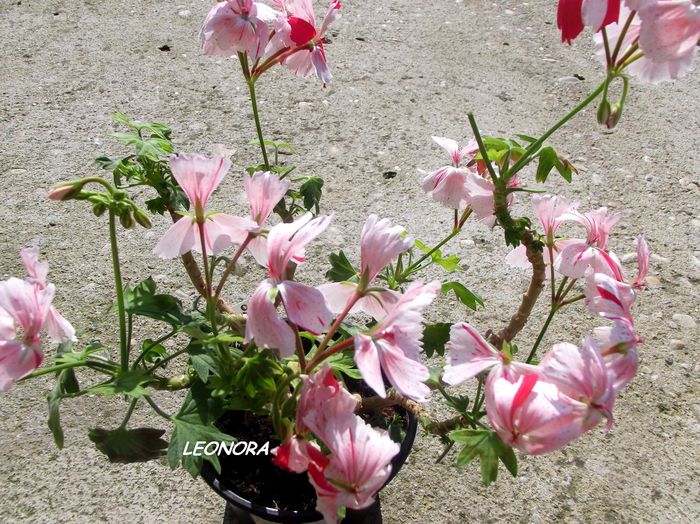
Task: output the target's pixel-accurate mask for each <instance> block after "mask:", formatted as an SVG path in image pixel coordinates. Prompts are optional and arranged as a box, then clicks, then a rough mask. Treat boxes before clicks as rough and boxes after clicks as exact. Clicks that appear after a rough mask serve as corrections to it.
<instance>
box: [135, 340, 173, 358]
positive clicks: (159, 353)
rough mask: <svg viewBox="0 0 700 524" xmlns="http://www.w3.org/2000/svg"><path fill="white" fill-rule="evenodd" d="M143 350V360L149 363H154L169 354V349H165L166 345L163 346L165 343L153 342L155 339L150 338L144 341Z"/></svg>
mask: <svg viewBox="0 0 700 524" xmlns="http://www.w3.org/2000/svg"><path fill="white" fill-rule="evenodd" d="M141 351H142V352H143V360H144V361H145V362H148V363H149V364H153V363H154V362H156V361H158V360H162V359H163V358H165V357H166V356H168V351H167V350H166V349H165V346H163V344H153V340H151V339H150V338H147V339H146V340H144V341H143V344H141Z"/></svg>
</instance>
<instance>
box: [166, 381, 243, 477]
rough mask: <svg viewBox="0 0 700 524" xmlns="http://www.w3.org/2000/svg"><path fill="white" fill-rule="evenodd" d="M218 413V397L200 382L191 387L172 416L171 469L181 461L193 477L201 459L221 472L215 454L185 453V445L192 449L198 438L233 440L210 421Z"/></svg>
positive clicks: (200, 464)
mask: <svg viewBox="0 0 700 524" xmlns="http://www.w3.org/2000/svg"><path fill="white" fill-rule="evenodd" d="M220 413H221V402H220V400H218V399H214V398H212V397H211V396H210V395H209V393H208V392H207V390H206V388H205V387H204V386H203V385H202V384H195V385H193V386H192V388H190V391H189V392H188V393H187V397H186V398H185V402H184V403H183V405H182V408H181V409H180V411H179V412H178V413H177V415H174V416H173V417H172V421H173V423H174V424H175V429H174V430H173V434H172V437H171V438H170V445H169V446H168V463H169V464H170V467H171V468H172V469H175V468H176V467H177V465H178V464H180V463H182V467H183V468H184V469H185V470H186V471H187V472H188V473H189V474H190V475H192V477H196V476H197V475H198V474H199V471H200V469H201V468H202V463H203V461H204V460H208V461H209V462H211V463H212V465H213V466H214V469H216V471H218V472H221V464H220V463H219V458H218V457H217V456H216V455H203V456H194V455H184V452H185V449H186V447H187V449H188V450H189V451H191V450H192V449H193V448H194V446H195V444H196V443H197V442H198V441H204V442H227V443H228V442H234V441H235V439H234V438H233V437H232V436H230V435H227V434H225V433H222V432H221V431H219V430H218V429H217V428H216V427H215V426H214V424H213V422H214V420H216V418H217V417H218V416H219V415H220Z"/></svg>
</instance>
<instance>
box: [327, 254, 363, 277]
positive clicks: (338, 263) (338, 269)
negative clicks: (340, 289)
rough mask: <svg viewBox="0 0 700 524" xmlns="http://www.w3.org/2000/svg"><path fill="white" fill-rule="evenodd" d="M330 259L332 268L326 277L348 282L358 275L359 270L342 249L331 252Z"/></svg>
mask: <svg viewBox="0 0 700 524" xmlns="http://www.w3.org/2000/svg"><path fill="white" fill-rule="evenodd" d="M329 260H330V262H331V269H329V270H328V271H327V272H326V278H327V279H328V280H330V281H331V282H348V281H350V280H352V279H353V278H355V277H357V271H355V268H354V267H352V264H351V263H350V261H349V260H348V257H347V256H345V253H343V252H342V251H340V252H339V253H337V254H336V253H331V255H330V257H329Z"/></svg>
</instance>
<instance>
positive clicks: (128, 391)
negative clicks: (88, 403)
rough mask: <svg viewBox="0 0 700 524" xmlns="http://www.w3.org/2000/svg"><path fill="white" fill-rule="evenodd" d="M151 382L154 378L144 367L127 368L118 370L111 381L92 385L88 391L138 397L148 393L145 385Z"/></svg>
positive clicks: (154, 380) (109, 395) (107, 394)
mask: <svg viewBox="0 0 700 524" xmlns="http://www.w3.org/2000/svg"><path fill="white" fill-rule="evenodd" d="M153 382H156V379H155V378H153V377H152V376H150V375H148V374H147V373H146V371H145V370H144V369H142V368H136V369H127V370H124V371H118V372H117V374H116V376H115V377H114V379H113V380H112V381H110V382H108V383H106V384H100V385H98V386H93V387H91V388H89V391H91V392H93V393H99V394H101V395H106V396H108V397H111V396H114V395H128V396H130V397H133V398H139V397H142V396H144V395H147V394H148V390H146V387H147V386H148V385H149V384H151V383H153Z"/></svg>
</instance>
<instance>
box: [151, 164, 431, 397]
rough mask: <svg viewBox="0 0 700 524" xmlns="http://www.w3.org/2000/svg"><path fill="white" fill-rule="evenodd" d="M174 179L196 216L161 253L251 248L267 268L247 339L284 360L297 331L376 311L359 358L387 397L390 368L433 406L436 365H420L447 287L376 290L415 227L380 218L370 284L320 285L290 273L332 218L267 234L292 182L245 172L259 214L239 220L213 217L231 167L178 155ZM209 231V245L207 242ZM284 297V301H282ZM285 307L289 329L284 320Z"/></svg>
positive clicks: (372, 241)
mask: <svg viewBox="0 0 700 524" xmlns="http://www.w3.org/2000/svg"><path fill="white" fill-rule="evenodd" d="M170 167H171V169H172V172H173V176H174V177H175V179H176V180H177V182H178V184H179V185H180V186H181V187H182V189H183V191H184V192H185V194H186V195H187V197H188V199H189V201H190V209H193V210H195V213H194V214H184V213H183V216H182V218H180V219H179V220H178V221H177V222H176V223H175V224H173V225H172V226H171V227H170V229H169V230H168V231H167V232H166V233H165V235H164V236H163V238H161V240H160V241H159V242H158V244H157V245H156V247H155V249H154V253H155V254H156V255H158V256H160V257H162V258H172V257H177V256H181V255H183V254H185V253H187V252H188V251H190V250H192V249H194V250H198V251H201V246H202V244H203V245H204V246H205V249H206V250H207V254H210V255H217V254H219V253H221V252H222V251H223V250H224V249H225V248H228V247H230V246H231V245H233V244H237V245H239V246H243V247H244V248H245V249H247V250H248V251H249V252H250V253H251V254H252V255H253V257H254V258H255V259H256V261H257V262H258V263H259V264H260V265H261V266H263V267H265V269H266V270H267V278H266V279H265V280H263V281H262V282H260V283H259V284H258V286H257V288H256V289H255V291H254V292H253V295H252V296H251V298H250V300H249V302H248V320H247V322H246V341H251V340H254V341H255V344H256V345H257V346H258V347H260V348H271V349H275V350H276V351H277V352H278V353H279V354H280V356H282V357H288V356H290V355H292V354H293V353H294V350H295V347H296V334H295V331H294V328H293V327H291V326H290V323H291V324H293V325H294V326H296V327H298V328H301V329H303V330H305V331H309V332H311V333H314V334H316V335H319V334H322V333H323V332H324V331H326V330H327V329H328V328H329V327H330V326H331V321H332V320H333V318H334V317H335V316H336V315H338V319H339V320H342V319H343V318H345V316H347V315H348V314H354V313H359V312H362V313H366V314H369V315H371V316H372V317H374V319H375V320H377V321H378V323H377V324H376V325H375V326H374V327H373V328H372V329H371V330H369V331H368V332H366V333H358V334H356V335H355V339H354V344H355V359H356V363H357V366H358V368H359V369H360V371H361V372H362V373H363V376H364V378H365V380H366V381H367V383H368V384H369V385H370V386H371V387H372V388H373V389H374V390H375V391H376V392H377V394H379V395H382V396H384V395H385V394H386V392H385V389H384V382H383V380H382V370H383V371H384V372H385V373H386V375H387V376H388V377H389V380H390V382H391V383H392V385H393V386H394V387H396V389H397V390H398V391H400V392H401V393H402V394H404V395H406V396H407V397H409V398H412V399H415V400H423V399H425V397H426V396H427V394H428V391H429V390H428V388H427V386H425V384H423V381H424V380H426V379H427V378H428V376H429V372H428V369H427V368H426V367H425V366H424V365H423V364H421V363H420V357H419V353H420V349H421V346H420V335H421V321H422V317H421V312H422V310H423V309H424V308H425V307H427V306H428V305H429V304H430V302H432V300H433V299H434V298H435V297H436V296H437V295H438V294H439V292H440V283H439V282H432V283H430V284H426V285H423V284H421V283H418V282H416V283H413V284H412V285H411V286H410V287H409V288H408V289H407V291H406V292H405V293H404V294H400V293H398V292H395V291H391V290H385V289H381V288H376V287H372V285H371V284H372V283H373V282H374V280H375V278H376V277H377V275H378V274H379V273H380V272H381V270H382V269H384V267H385V266H386V265H387V264H389V263H390V262H391V261H392V260H393V259H394V258H395V257H396V256H398V254H399V253H401V252H402V251H405V250H406V249H409V248H410V247H411V246H412V245H413V240H412V239H411V238H410V237H406V236H405V230H404V229H403V228H402V227H399V226H391V224H390V223H389V221H388V220H386V219H383V220H380V219H379V218H378V217H376V216H375V215H370V216H369V217H368V219H367V221H366V223H365V225H364V227H363V230H362V236H361V240H360V253H361V266H360V277H361V278H360V281H359V283H353V282H340V283H330V284H324V285H321V286H319V287H318V288H314V287H309V286H306V285H304V284H301V283H298V282H295V281H294V280H292V279H291V278H290V277H289V272H288V268H289V265H290V263H294V264H295V265H299V264H301V263H303V262H304V251H305V248H306V246H307V245H308V244H309V243H310V242H311V241H312V240H313V239H315V238H316V237H317V236H319V235H320V234H321V233H322V232H323V231H324V230H325V229H326V228H327V227H328V225H329V223H330V220H331V217H329V216H325V215H320V216H318V217H316V218H312V215H311V214H310V213H307V214H305V215H304V216H302V217H300V218H299V219H297V220H296V221H294V222H292V223H280V224H277V225H275V226H273V227H271V228H269V230H266V229H264V228H263V226H264V224H265V222H266V220H267V219H268V217H269V215H270V213H271V212H272V210H273V208H274V207H275V205H276V204H277V203H278V202H279V200H280V199H281V198H282V197H283V196H284V194H285V193H286V191H287V189H288V188H289V182H288V181H287V180H284V179H280V178H279V176H277V175H275V174H273V173H269V172H256V173H254V174H253V175H252V176H251V175H248V174H247V173H246V174H244V175H243V184H244V188H245V191H246V195H247V198H248V202H249V205H250V216H249V217H235V216H232V215H227V214H224V213H217V212H213V211H207V202H208V200H209V197H210V196H211V194H212V192H213V191H214V190H215V189H216V187H217V186H218V185H219V183H220V182H221V180H222V179H223V177H224V176H225V174H226V172H227V171H228V169H229V167H230V164H229V163H228V161H225V160H223V159H221V158H218V157H214V158H211V159H209V158H205V157H202V156H199V155H178V156H172V157H171V158H170ZM202 234H203V236H204V241H203V242H202ZM278 298H279V301H278V300H277V299H278ZM277 304H281V306H282V307H283V308H284V310H285V312H286V315H285V318H286V319H288V321H289V323H288V322H287V320H285V318H283V317H281V316H280V314H279V312H278V308H277Z"/></svg>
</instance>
